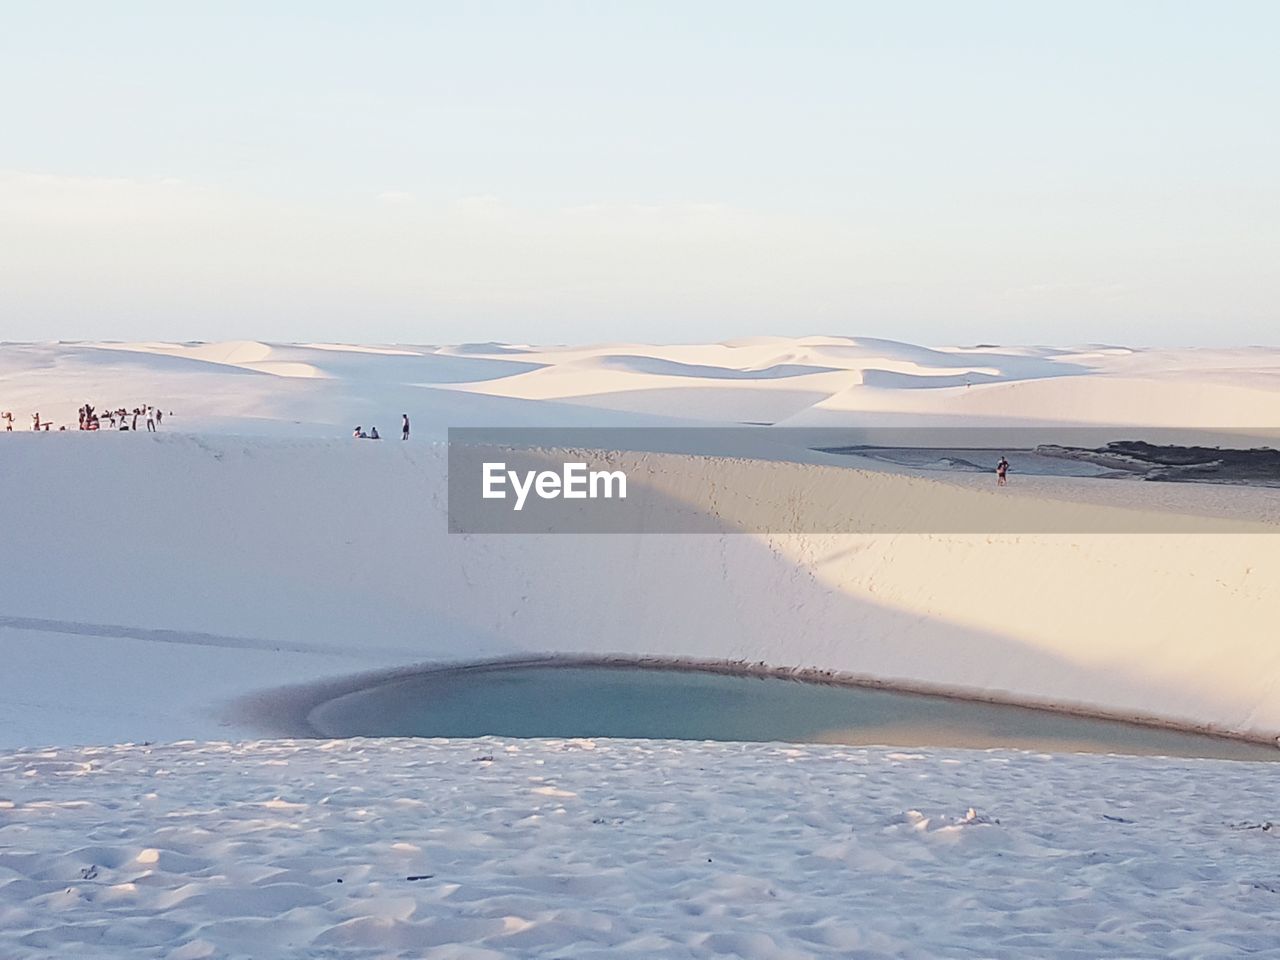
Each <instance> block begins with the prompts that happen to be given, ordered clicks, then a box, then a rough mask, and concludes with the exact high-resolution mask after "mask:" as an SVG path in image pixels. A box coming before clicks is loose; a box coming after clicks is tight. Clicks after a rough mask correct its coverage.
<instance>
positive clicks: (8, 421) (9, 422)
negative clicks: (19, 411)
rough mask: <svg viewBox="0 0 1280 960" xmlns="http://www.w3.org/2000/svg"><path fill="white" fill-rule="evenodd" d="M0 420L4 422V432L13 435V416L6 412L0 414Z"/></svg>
mask: <svg viewBox="0 0 1280 960" xmlns="http://www.w3.org/2000/svg"><path fill="white" fill-rule="evenodd" d="M0 418H2V419H3V420H4V432H5V433H13V414H12V413H11V412H10V411H8V410H6V411H5V412H4V413H0Z"/></svg>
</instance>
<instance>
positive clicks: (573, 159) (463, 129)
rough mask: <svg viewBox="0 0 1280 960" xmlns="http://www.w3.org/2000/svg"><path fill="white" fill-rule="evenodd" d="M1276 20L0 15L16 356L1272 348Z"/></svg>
mask: <svg viewBox="0 0 1280 960" xmlns="http://www.w3.org/2000/svg"><path fill="white" fill-rule="evenodd" d="M1277 28H1280V8H1277V7H1276V6H1275V5H1273V4H1270V3H1264V2H1240V3H1233V4H1230V5H1227V6H1221V5H1212V4H1207V3H1154V2H1151V3H1143V2H1135V3H1127V4H1123V5H1117V4H1107V3H1082V4H1075V5H1071V6H1069V7H1066V6H1064V7H1058V8H1052V7H1046V6H1043V5H1026V4H1018V3H1012V2H1007V3H1006V2H985V3H983V2H980V3H975V4H966V5H963V6H961V5H953V4H944V3H922V4H913V5H899V6H896V7H895V6H890V5H884V4H872V3H840V2H829V3H828V2H813V3H805V4H800V5H784V4H762V3H748V4H742V3H728V2H708V3H699V4H694V5H688V4H677V3H674V2H672V3H665V2H664V3H646V4H635V5H627V6H624V5H620V4H593V3H585V2H584V3H468V4H445V3H433V4H417V3H389V2H388V3H376V4H361V5H351V4H337V3H332V4H323V3H322V4H302V3H279V4H273V5H271V6H270V7H269V8H263V7H260V6H259V5H254V4H246V3H231V4H208V5H189V4H182V5H174V4H167V3H159V2H156V3H142V2H131V3H121V4H111V5H104V4H94V3H87V2H85V3H70V2H41V3H35V2H19V3H14V4H11V5H9V6H8V7H7V9H6V29H5V30H4V32H3V34H0V83H3V85H4V89H5V90H6V91H7V97H6V101H7V104H6V107H7V109H6V111H5V121H4V123H5V130H4V136H3V142H4V144H5V148H4V151H3V152H2V153H0V338H2V339H41V340H43V339H57V338H91V337H92V338H122V339H155V338H165V339H184V338H198V339H222V338H232V337H254V338H262V339H279V340H289V339H299V340H315V339H348V340H350V339H361V340H369V341H405V342H445V341H462V340H477V339H486V340H488V339H506V340H514V341H522V342H567V341H600V340H658V341H661V340H705V339H719V338H725V337H731V336H739V335H747V334H763V333H772V334H784V335H800V334H807V333H858V334H868V335H879V336H888V337H894V338H899V339H906V340H914V341H921V342H932V343H961V342H974V341H978V340H984V341H1005V342H1082V341H1114V342H1126V343H1153V344H1196V343H1206V344H1236V343H1275V342H1277V339H1276V337H1277V334H1276V332H1275V331H1276V330H1277V329H1280V325H1278V324H1277V322H1276V320H1277V317H1276V306H1275V305H1276V303H1277V302H1280V271H1277V270H1276V269H1275V264H1276V263H1277V262H1280V175H1278V174H1277V171H1278V170H1280V130H1278V128H1277V125H1276V124H1275V122H1274V119H1273V117H1274V114H1275V109H1276V105H1277V103H1280V69H1278V68H1277V67H1276V66H1275V57H1274V50H1273V48H1272V41H1273V38H1274V36H1275V35H1276V31H1277Z"/></svg>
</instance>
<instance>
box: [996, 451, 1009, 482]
mask: <svg viewBox="0 0 1280 960" xmlns="http://www.w3.org/2000/svg"><path fill="white" fill-rule="evenodd" d="M1008 482H1009V461H1008V460H1006V459H1005V458H1004V455H1003V454H1001V455H1000V462H999V463H997V464H996V486H997V487H1003V486H1004V485H1005V484H1007V483H1008Z"/></svg>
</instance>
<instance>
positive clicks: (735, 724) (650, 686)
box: [308, 664, 1280, 760]
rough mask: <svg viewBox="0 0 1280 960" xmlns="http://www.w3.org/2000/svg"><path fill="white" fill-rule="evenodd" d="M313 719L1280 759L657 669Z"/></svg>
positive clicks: (553, 677)
mask: <svg viewBox="0 0 1280 960" xmlns="http://www.w3.org/2000/svg"><path fill="white" fill-rule="evenodd" d="M308 721H309V723H310V724H311V726H312V727H313V728H314V729H315V730H316V732H317V733H319V734H320V735H322V736H327V737H350V736H415V737H479V736H488V735H495V736H505V737H640V738H650V739H675V740H754V741H775V740H781V741H794V742H804V743H842V744H881V745H888V746H904V747H977V748H987V747H1012V748H1018V749H1028V750H1039V751H1047V752H1084V753H1121V754H1163V755H1168V756H1180V757H1216V758H1222V759H1235V760H1280V750H1277V749H1275V748H1274V747H1271V746H1269V745H1266V744H1253V743H1246V742H1243V741H1236V740H1230V739H1226V738H1220V737H1212V736H1205V735H1202V734H1193V733H1182V732H1179V731H1175V730H1166V729H1162V728H1158V727H1148V726H1142V725H1138V724H1129V723H1123V722H1119V721H1114V720H1099V719H1090V718H1086V717H1076V716H1071V715H1067V714H1061V713H1054V712H1051V711H1047V710H1036V709H1032V708H1027V707H1012V706H1005V705H1000V704H989V703H978V702H974V701H968V700H959V699H952V698H948V697H936V696H925V695H921V694H912V693H899V692H895V691H889V690H879V689H872V688H866V687H853V686H844V685H836V684H824V683H806V682H800V681H796V680H790V679H785V678H780V677H769V676H763V677H761V676H750V675H747V676H743V675H733V674H725V673H717V672H709V671H704V670H697V669H676V668H653V667H647V666H646V667H629V666H563V665H550V664H549V665H535V666H528V665H523V666H511V667H505V666H489V665H487V666H477V667H473V668H462V669H458V668H453V669H448V670H436V671H426V672H423V673H421V674H416V675H414V676H411V677H408V678H402V679H398V680H394V681H390V682H387V683H383V684H379V685H376V686H373V687H371V688H368V689H365V690H360V691H357V692H355V693H349V694H347V695H345V696H342V697H338V698H337V699H334V700H331V701H329V702H327V703H324V704H321V705H320V706H318V707H316V708H315V709H314V710H312V711H311V714H310V716H309V717H308Z"/></svg>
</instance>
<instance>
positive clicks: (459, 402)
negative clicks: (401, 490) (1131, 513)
mask: <svg viewBox="0 0 1280 960" xmlns="http://www.w3.org/2000/svg"><path fill="white" fill-rule="evenodd" d="M235 374H240V375H239V376H234V375H235ZM246 375H256V376H246ZM0 376H3V378H4V379H3V381H0V383H2V385H3V393H2V396H3V400H2V401H0V402H3V403H4V404H5V405H6V407H5V408H6V409H13V410H15V411H16V412H18V413H20V414H22V415H24V416H25V417H26V418H27V419H26V420H25V421H24V420H19V425H20V426H21V425H26V424H29V419H30V413H32V412H34V411H35V410H36V409H38V408H39V407H40V406H43V407H44V408H45V409H43V410H40V412H41V414H42V415H44V416H46V417H48V418H49V419H52V420H54V421H55V422H56V423H66V422H67V421H68V419H70V420H71V423H72V425H74V416H75V410H76V408H77V407H78V406H80V404H82V403H84V402H85V401H86V400H89V401H90V402H94V401H100V402H104V403H115V402H116V401H115V400H114V399H109V396H110V397H116V396H118V397H119V402H120V403H122V404H125V403H127V404H128V405H129V406H132V405H133V403H131V402H129V401H132V400H140V401H144V402H153V403H154V402H161V403H162V404H163V405H166V406H168V407H172V408H174V410H175V413H178V412H180V415H181V417H182V419H181V420H180V421H177V422H175V425H174V427H175V429H178V428H181V429H184V430H188V431H215V432H234V433H264V434H274V433H285V434H296V435H310V436H317V435H327V436H333V435H339V434H342V433H345V432H349V431H350V428H351V426H352V425H353V424H355V423H357V422H361V423H363V421H364V420H370V419H372V420H373V422H375V423H378V422H379V421H381V422H380V423H379V426H380V427H382V428H383V429H384V431H385V429H386V428H387V427H391V426H395V421H396V420H398V415H399V414H400V413H402V412H406V411H409V410H412V411H413V412H415V413H417V415H418V416H417V420H418V423H419V425H420V427H419V429H421V430H422V431H436V432H439V431H440V430H442V429H443V428H444V427H445V426H466V425H474V424H487V423H493V424H498V425H506V426H517V425H520V424H522V423H619V422H637V421H636V419H635V418H637V417H640V416H643V417H647V418H651V419H649V420H647V421H645V422H651V423H652V422H665V421H671V420H676V421H692V422H713V423H726V422H728V423H743V422H751V423H782V424H787V425H793V426H841V425H847V424H858V423H867V422H876V421H877V420H883V418H886V417H893V416H903V417H909V418H911V420H912V421H913V422H930V421H935V422H950V421H954V420H960V421H961V422H966V423H971V422H974V421H984V422H1007V423H1019V422H1021V423H1026V422H1031V423H1063V422H1068V423H1119V424H1134V425H1152V426H1172V427H1211V428H1215V427H1224V426H1233V427H1250V426H1252V427H1263V428H1275V427H1276V426H1277V425H1280V350H1277V349H1274V348H1262V347H1245V348H1239V349H1143V350H1135V349H1129V348H1123V347H1111V346H1087V347H1078V348H1058V347H991V346H983V347H950V348H942V349H934V348H928V347H920V346H914V345H912V344H906V343H897V342H894V341H888V340H876V339H871V338H847V337H804V338H798V339H785V338H775V337H759V338H751V339H744V340H735V341H730V342H728V343H718V344H687V345H673V346H653V345H644V344H606V345H598V346H590V347H535V346H528V345H518V346H511V345H504V344H491V343H490V344H464V345H461V346H453V347H450V346H439V347H413V346H398V345H397V346H354V345H342V344H311V345H296V344H267V343H260V342H257V341H234V342H229V343H208V344H162V343H134V344H125V343H102V344H89V343H59V344H6V345H3V347H2V348H0ZM82 394H83V395H84V396H81V395H82ZM460 394H465V395H466V396H459V395H460ZM531 401H537V402H538V403H537V404H533V403H531ZM565 408H568V409H565ZM584 408H585V409H584ZM610 413H613V414H618V415H620V416H621V417H622V418H624V419H617V418H616V417H615V418H610V417H609V414H610Z"/></svg>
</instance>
